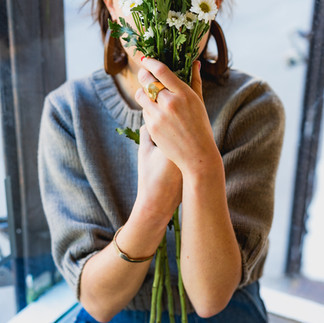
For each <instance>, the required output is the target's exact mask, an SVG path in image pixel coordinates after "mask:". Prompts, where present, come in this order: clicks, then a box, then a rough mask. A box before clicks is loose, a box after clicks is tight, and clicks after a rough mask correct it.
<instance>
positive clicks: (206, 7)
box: [199, 2, 210, 13]
mask: <svg viewBox="0 0 324 323" xmlns="http://www.w3.org/2000/svg"><path fill="white" fill-rule="evenodd" d="M199 7H200V9H201V11H203V12H204V13H208V12H209V11H210V8H209V5H208V4H207V3H206V2H202V3H201V4H200V5H199Z"/></svg>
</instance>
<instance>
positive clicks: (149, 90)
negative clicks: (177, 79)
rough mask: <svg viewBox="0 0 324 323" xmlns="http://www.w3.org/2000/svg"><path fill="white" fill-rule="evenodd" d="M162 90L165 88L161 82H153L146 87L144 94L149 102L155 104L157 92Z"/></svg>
mask: <svg viewBox="0 0 324 323" xmlns="http://www.w3.org/2000/svg"><path fill="white" fill-rule="evenodd" d="M164 88H165V86H164V85H163V84H162V83H161V82H159V81H155V82H152V83H149V84H147V85H146V87H145V92H146V94H147V95H148V97H149V98H150V100H151V101H153V102H156V99H157V96H158V94H159V92H160V91H161V90H163V89H164Z"/></svg>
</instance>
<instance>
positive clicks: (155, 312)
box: [150, 207, 188, 323]
mask: <svg viewBox="0 0 324 323" xmlns="http://www.w3.org/2000/svg"><path fill="white" fill-rule="evenodd" d="M171 222H172V223H173V228H174V234H175V242H176V262H177V268H178V290H179V295H180V306H181V323H187V322H188V318H187V310H186V296H185V289H184V286H183V282H182V276H181V269H180V246H181V236H180V223H179V207H178V208H177V209H176V211H175V212H174V214H173V217H172V221H171ZM163 287H165V289H166V291H167V299H168V313H169V320H170V323H175V316H174V300H173V293H172V287H171V277H170V268H169V260H168V253H167V241H166V233H165V235H164V238H163V239H162V241H161V243H160V245H159V247H158V249H157V251H156V255H155V272H154V280H153V286H152V300H151V315H150V323H155V322H156V323H161V321H162V294H163Z"/></svg>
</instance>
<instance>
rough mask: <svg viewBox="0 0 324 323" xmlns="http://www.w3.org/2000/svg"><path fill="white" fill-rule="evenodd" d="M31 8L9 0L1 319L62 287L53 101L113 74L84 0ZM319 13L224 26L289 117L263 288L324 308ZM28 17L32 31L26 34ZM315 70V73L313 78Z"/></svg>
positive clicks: (0, 129) (256, 13)
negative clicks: (67, 88)
mask: <svg viewBox="0 0 324 323" xmlns="http://www.w3.org/2000/svg"><path fill="white" fill-rule="evenodd" d="M32 2H33V4H32V5H30V6H28V7H26V5H24V4H23V2H22V1H17V3H19V5H17V6H15V5H14V4H9V2H8V1H7V4H6V1H2V0H1V1H0V17H1V19H0V37H1V39H0V63H1V64H0V87H1V101H0V108H1V122H0V313H1V315H0V323H4V322H8V320H9V319H10V318H12V317H14V316H15V314H16V313H17V312H18V311H20V310H22V309H23V308H25V307H26V306H27V305H30V304H33V303H35V301H36V300H38V299H39V298H40V297H41V295H42V294H43V293H44V292H46V291H49V290H51V289H52V288H53V286H55V285H57V284H61V283H62V282H61V277H60V275H59V274H58V273H57V272H56V270H55V268H54V266H53V263H52V260H51V256H50V241H49V235H48V232H47V225H46V221H44V218H43V213H42V210H41V206H40V204H39V192H38V185H37V172H36V171H35V169H36V157H35V156H36V151H37V135H38V124H39V118H40V113H41V109H42V100H43V98H44V95H45V94H46V93H48V92H49V91H50V90H52V89H54V88H55V87H57V86H58V85H59V84H61V83H62V82H63V81H64V80H65V79H75V78H80V77H83V76H86V75H88V74H89V73H91V72H93V71H94V70H96V69H99V68H102V66H103V46H102V43H101V37H100V31H99V27H98V26H97V24H93V22H92V18H91V15H90V11H91V8H90V6H89V5H86V6H85V7H84V8H83V9H82V10H81V9H80V8H81V5H82V3H83V0H64V1H63V2H61V1H57V4H55V5H54V4H51V5H47V6H46V5H45V4H44V3H45V2H43V3H42V2H41V1H34V0H33V1H32ZM46 3H47V2H46ZM315 5H316V6H317V7H316V8H317V9H318V10H323V1H311V0H285V1H280V0H273V1H258V0H245V1H237V3H236V5H235V6H234V8H233V10H232V13H230V12H227V11H225V12H224V13H222V14H221V15H219V17H218V18H217V20H218V21H219V22H220V24H221V26H222V27H223V30H224V32H225V36H226V40H227V45H228V48H229V51H230V59H231V65H232V68H234V69H239V70H243V71H245V72H248V73H250V74H253V75H255V76H257V77H259V78H261V79H263V80H266V81H267V82H268V83H269V84H270V86H271V87H272V88H273V89H274V90H275V92H276V93H277V94H278V95H279V97H280V98H281V100H282V102H283V104H284V106H285V111H286V133H285V138H284V145H283V152H282V158H281V162H280V166H279V170H278V177H277V183H276V204H275V214H274V222H273V228H272V231H271V235H270V250H269V256H268V259H267V262H266V267H265V273H264V278H263V279H262V285H263V286H265V287H271V288H272V289H275V290H280V291H283V292H285V293H288V294H291V295H295V296H298V297H302V298H304V299H307V300H312V301H315V302H317V303H321V304H324V261H323V256H322V254H323V253H322V250H321V249H322V246H324V234H323V233H322V232H323V230H324V214H323V213H324V211H323V210H324V201H323V194H324V149H323V131H322V130H321V124H322V121H321V111H322V107H323V87H321V88H320V90H319V91H318V92H317V94H316V93H315V94H314V93H312V91H311V90H312V88H313V87H314V86H313V87H312V88H311V85H312V84H317V85H318V84H320V83H321V79H317V80H316V79H315V80H314V79H313V78H314V77H315V76H316V75H318V74H317V73H316V71H317V72H318V69H320V68H321V71H323V67H322V65H323V48H322V47H316V46H315V49H312V51H311V50H310V49H311V48H310V44H311V40H312V37H314V35H315V34H316V31H317V34H320V35H322V37H323V36H324V29H323V24H317V25H316V24H315V25H313V19H314V8H315ZM24 8H25V9H24ZM24 10H26V11H24ZM26 12H27V13H28V14H30V15H28V14H27V13H26ZM58 12H60V13H58ZM322 12H323V11H322ZM23 17H25V18H26V17H28V19H24V18H23ZM322 17H323V16H322ZM20 18H21V19H20ZM29 19H30V20H33V22H32V23H31V30H30V31H28V30H24V33H22V32H21V30H22V29H23V28H27V27H26V26H29V25H28V24H29V23H30V22H29V21H28V20H29ZM314 26H315V28H314ZM316 28H317V29H316ZM318 29H320V30H319V31H318ZM19 37H20V38H19ZM321 44H323V42H322V43H321ZM32 46H33V47H32ZM31 48H32V49H31ZM34 51H37V53H36V52H34ZM21 52H22V53H21ZM310 52H311V54H312V56H309V54H310ZM35 53H36V54H35ZM314 57H315V58H314ZM314 59H315V60H316V59H318V62H319V63H320V64H321V65H320V64H319V63H318V67H317V69H316V64H315V63H316V62H314V61H313V60H314ZM48 62H49V64H48V65H49V67H48V66H47V63H48ZM33 64H34V65H35V67H32V68H31V65H33ZM310 66H313V71H315V72H313V73H310V72H309V73H308V74H307V71H308V70H310ZM314 66H315V70H314ZM318 73H319V72H318ZM319 74H320V73H319ZM318 93H319V94H318ZM312 98H313V101H312ZM316 113H317V114H316ZM31 129H33V130H32V131H33V135H29V133H30V132H31ZM305 138H306V139H305ZM310 146H311V149H310ZM305 156H306V157H305ZM307 158H308V159H307ZM300 165H301V166H300ZM298 169H299V172H298ZM303 176H304V177H303ZM305 176H306V177H305ZM303 188H304V189H303ZM36 195H37V196H36ZM256 198H257V197H256ZM34 322H43V321H37V320H34Z"/></svg>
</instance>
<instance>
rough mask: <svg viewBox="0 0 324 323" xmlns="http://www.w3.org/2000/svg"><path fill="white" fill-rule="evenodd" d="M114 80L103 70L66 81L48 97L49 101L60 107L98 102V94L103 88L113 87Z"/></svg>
mask: <svg viewBox="0 0 324 323" xmlns="http://www.w3.org/2000/svg"><path fill="white" fill-rule="evenodd" d="M112 83H113V81H112V79H111V77H110V76H109V75H107V74H106V73H105V72H104V70H103V69H99V70H97V71H94V72H93V73H91V74H89V75H87V76H84V77H81V78H76V79H72V80H67V81H65V82H64V83H63V84H62V85H60V86H59V87H58V88H56V89H55V90H53V91H51V92H50V93H49V94H48V95H47V99H48V100H50V101H51V102H52V103H53V104H59V105H60V106H62V105H63V106H64V105H68V106H70V107H71V106H74V105H76V104H78V103H82V102H83V101H93V100H98V93H97V92H99V91H100V89H102V88H104V87H105V88H109V87H112Z"/></svg>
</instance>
